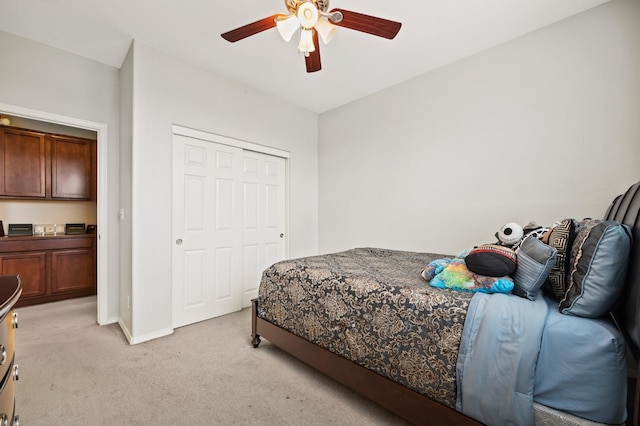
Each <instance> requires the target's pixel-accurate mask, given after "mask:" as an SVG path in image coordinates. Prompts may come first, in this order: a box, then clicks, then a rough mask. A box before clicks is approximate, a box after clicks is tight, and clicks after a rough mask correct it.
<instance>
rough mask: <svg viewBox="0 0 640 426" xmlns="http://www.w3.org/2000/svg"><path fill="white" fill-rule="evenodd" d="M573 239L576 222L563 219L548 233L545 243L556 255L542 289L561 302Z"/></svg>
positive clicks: (565, 288)
mask: <svg viewBox="0 0 640 426" xmlns="http://www.w3.org/2000/svg"><path fill="white" fill-rule="evenodd" d="M575 237H576V221H575V220H573V219H564V220H563V221H562V222H560V223H559V224H558V225H556V226H554V227H553V229H551V231H549V237H548V240H547V241H546V242H547V244H549V245H550V246H551V247H554V248H555V249H556V250H557V251H558V254H557V255H556V261H555V263H554V264H553V266H552V267H551V271H550V272H549V277H548V278H547V280H546V281H545V283H544V288H545V290H547V292H548V293H549V294H551V295H552V296H553V297H554V298H555V299H556V300H561V299H562V298H563V297H564V295H565V293H566V292H567V275H568V271H569V253H570V251H571V244H573V240H574V239H575Z"/></svg>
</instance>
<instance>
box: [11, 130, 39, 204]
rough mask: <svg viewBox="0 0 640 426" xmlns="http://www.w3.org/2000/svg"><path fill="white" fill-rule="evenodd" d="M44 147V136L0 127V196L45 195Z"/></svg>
mask: <svg viewBox="0 0 640 426" xmlns="http://www.w3.org/2000/svg"><path fill="white" fill-rule="evenodd" d="M46 148H47V144H46V140H45V134H44V133H38V132H31V131H27V130H17V129H11V128H5V129H1V128H0V164H1V165H2V173H0V195H2V196H6V197H31V198H45V197H46V196H47V192H46V176H47V173H46V172H47V161H46V158H47V155H46Z"/></svg>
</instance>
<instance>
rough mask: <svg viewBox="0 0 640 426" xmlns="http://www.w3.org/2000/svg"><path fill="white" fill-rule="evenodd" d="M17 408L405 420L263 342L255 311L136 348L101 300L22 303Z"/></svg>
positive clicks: (78, 417)
mask: <svg viewBox="0 0 640 426" xmlns="http://www.w3.org/2000/svg"><path fill="white" fill-rule="evenodd" d="M16 311H17V312H18V314H19V328H18V329H17V330H16V363H17V364H19V371H20V380H19V381H18V382H17V383H16V413H17V414H19V415H20V424H21V425H22V426H39V425H65V426H73V425H82V426H89V425H96V426H99V425H178V424H180V425H404V424H406V423H405V422H404V421H403V420H401V419H400V418H398V417H396V416H395V415H393V414H391V413H390V412H388V411H386V410H384V409H382V408H380V407H379V406H377V405H375V404H373V403H371V402H370V401H368V400H365V399H364V398H362V397H360V396H358V395H357V394H355V393H354V392H352V391H350V390H349V389H347V388H345V387H344V386H342V385H340V384H338V383H336V382H335V381H333V380H332V379H330V378H328V377H326V376H324V375H322V374H320V373H318V372H317V371H315V370H314V369H312V368H310V367H308V366H307V365H305V364H303V363H301V362H299V361H298V360H296V359H294V358H292V357H291V356H289V355H288V354H286V353H284V352H282V351H281V350H279V349H278V348H277V347H275V346H273V345H272V344H271V343H270V342H269V341H267V340H265V339H263V340H262V343H261V345H260V347H259V348H257V349H254V348H253V347H252V346H251V345H250V334H251V324H250V317H251V315H250V309H248V308H247V309H244V310H242V311H240V312H237V313H233V314H229V315H225V316H222V317H218V318H214V319H211V320H208V321H203V322H200V323H197V324H193V325H189V326H186V327H181V328H178V329H176V331H175V333H174V334H172V335H170V336H166V337H163V338H160V339H155V340H152V341H149V342H145V343H141V344H138V345H133V346H131V345H129V344H128V343H127V341H126V339H125V338H124V335H123V334H122V331H121V330H120V328H119V326H118V325H116V324H113V325H107V326H98V325H97V324H96V298H95V297H88V298H80V299H74V300H66V301H62V302H55V303H49V304H45V305H38V306H30V307H24V308H18V309H16Z"/></svg>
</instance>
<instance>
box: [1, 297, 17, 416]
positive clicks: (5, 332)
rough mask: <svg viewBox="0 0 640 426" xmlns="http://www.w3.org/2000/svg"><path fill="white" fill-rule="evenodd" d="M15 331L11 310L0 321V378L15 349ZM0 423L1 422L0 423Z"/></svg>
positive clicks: (4, 372)
mask: <svg viewBox="0 0 640 426" xmlns="http://www.w3.org/2000/svg"><path fill="white" fill-rule="evenodd" d="M14 336H15V331H14V329H13V310H10V311H9V313H8V314H7V316H5V317H4V319H3V320H2V322H1V323H0V378H2V377H4V376H5V374H6V372H7V370H8V369H9V364H11V359H12V358H13V353H14V351H15V337H14ZM0 425H1V423H0Z"/></svg>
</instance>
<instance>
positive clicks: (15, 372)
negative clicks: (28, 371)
mask: <svg viewBox="0 0 640 426" xmlns="http://www.w3.org/2000/svg"><path fill="white" fill-rule="evenodd" d="M13 378H14V379H15V380H16V381H18V380H20V377H18V364H16V365H14V366H13Z"/></svg>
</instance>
